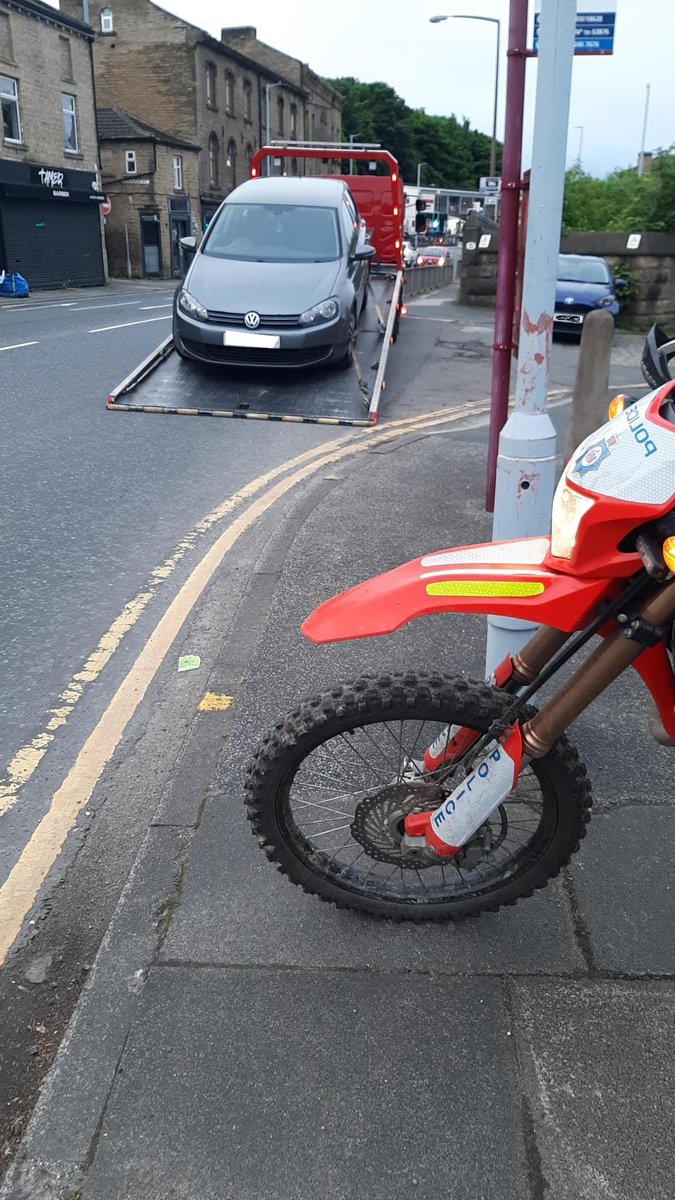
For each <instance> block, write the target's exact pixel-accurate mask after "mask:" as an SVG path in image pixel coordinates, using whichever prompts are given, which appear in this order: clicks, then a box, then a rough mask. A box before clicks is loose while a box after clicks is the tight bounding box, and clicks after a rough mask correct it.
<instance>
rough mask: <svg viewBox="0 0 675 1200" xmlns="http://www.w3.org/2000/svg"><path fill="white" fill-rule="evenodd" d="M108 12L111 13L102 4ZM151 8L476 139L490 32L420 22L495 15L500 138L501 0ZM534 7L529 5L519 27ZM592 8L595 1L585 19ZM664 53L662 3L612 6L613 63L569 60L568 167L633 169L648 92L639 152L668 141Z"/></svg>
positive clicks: (487, 122)
mask: <svg viewBox="0 0 675 1200" xmlns="http://www.w3.org/2000/svg"><path fill="white" fill-rule="evenodd" d="M155 2H156V3H157V2H158V0H155ZM544 3H547V0H544ZM584 3H585V6H586V7H588V4H587V0H584ZM444 4H445V7H443V5H444ZM54 5H55V7H58V4H57V3H56V0H54ZM110 6H111V7H112V8H113V11H114V0H110ZM161 7H162V8H166V9H167V10H168V11H169V12H172V13H175V14H176V15H177V16H179V17H184V18H185V19H186V20H188V21H190V22H191V23H192V24H193V25H198V26H200V27H201V28H202V29H205V30H207V31H208V32H209V33H210V34H212V35H213V36H214V37H218V38H219V37H220V30H221V27H223V26H233V25H254V26H255V27H256V29H257V31H258V37H259V38H260V39H261V41H264V42H267V43H268V44H269V45H272V46H275V47H276V48H277V49H279V50H283V51H285V52H286V53H287V54H291V55H293V56H294V57H296V58H300V59H302V60H303V61H304V62H307V63H309V65H310V66H311V67H312V68H313V70H315V71H316V72H317V73H318V74H319V75H324V76H327V77H328V78H335V77H336V76H341V75H353V76H355V77H356V78H357V79H361V80H363V81H364V82H369V83H372V82H375V81H382V82H385V83H388V84H390V85H391V86H392V87H393V88H394V89H395V90H396V91H397V92H398V94H399V95H400V96H402V97H403V99H404V100H405V101H406V103H407V104H409V105H410V106H411V107H412V108H423V109H425V110H426V111H427V112H428V113H431V114H434V115H441V116H450V115H451V114H454V115H455V116H456V117H457V118H458V119H460V120H461V119H463V118H465V117H466V118H468V120H469V122H470V124H471V126H472V127H473V128H475V129H479V130H481V131H482V132H484V133H487V134H491V132H492V117H493V105H494V82H495V48H496V26H494V25H491V24H488V23H487V22H483V21H459V20H457V21H456V20H448V21H444V22H442V23H441V24H437V25H432V24H430V23H429V17H430V16H433V15H435V14H437V13H439V12H441V13H448V14H468V15H474V16H485V17H496V18H498V19H499V20H500V21H501V41H502V47H501V55H500V59H501V62H500V89H499V104H498V118H497V136H498V138H499V139H500V140H501V139H502V137H503V132H504V93H505V82H506V78H505V77H506V58H505V50H506V41H507V34H508V15H509V0H457V3H454V0H421V2H420V0H338V2H337V3H333V4H328V3H326V2H325V0H247V3H246V4H241V3H231V2H230V0H163V3H162V4H161ZM534 7H535V4H534V0H530V27H531V26H532V22H533V13H534ZM604 7H605V6H604V4H603V0H598V4H597V9H598V10H599V11H603V8H604ZM531 44H532V38H531V31H530V36H529V39H528V45H531ZM674 45H675V2H674V0H617V2H616V38H615V45H614V54H613V55H612V56H602V57H595V56H594V57H575V60H574V69H573V75H572V94H571V101H570V113H569V123H568V129H567V165H568V166H572V165H573V163H574V162H575V161H577V160H578V159H579V157H580V158H581V164H582V166H583V168H584V170H586V171H588V172H590V173H591V174H592V175H596V176H600V177H603V176H605V175H607V174H609V173H610V172H611V171H614V170H616V169H617V168H623V167H629V166H635V164H636V163H637V159H638V155H639V152H640V147H641V143H642V130H643V122H644V118H645V109H646V106H647V86H648V85H649V87H650V93H649V103H648V114H647V128H646V136H645V150H646V151H655V150H658V149H659V148H667V147H669V146H672V145H673V143H675V102H674V99H673V92H674V89H675V80H674V78H673V76H674V73H675V71H674V65H675V64H674V56H673V46H674ZM536 74H537V65H536V60H532V61H531V62H529V63H528V67H527V91H526V111H525V129H524V137H523V167H527V166H529V165H530V159H531V153H530V147H531V143H532V128H533V117H534V99H535V89H536ZM562 135H563V136H564V130H563V131H562Z"/></svg>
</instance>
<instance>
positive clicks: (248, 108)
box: [244, 79, 253, 121]
mask: <svg viewBox="0 0 675 1200" xmlns="http://www.w3.org/2000/svg"><path fill="white" fill-rule="evenodd" d="M244 120H245V121H252V120H253V88H252V87H251V83H250V81H249V80H248V79H245V80H244Z"/></svg>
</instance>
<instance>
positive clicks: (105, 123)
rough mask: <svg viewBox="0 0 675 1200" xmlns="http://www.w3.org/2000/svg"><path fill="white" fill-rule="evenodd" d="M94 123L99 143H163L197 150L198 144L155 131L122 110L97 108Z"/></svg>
mask: <svg viewBox="0 0 675 1200" xmlns="http://www.w3.org/2000/svg"><path fill="white" fill-rule="evenodd" d="M96 123H97V125H98V137H99V141H101V142H106V141H108V142H110V141H112V142H131V141H133V142H139V141H143V142H164V143H165V144H166V145H168V146H180V147H181V148H182V149H184V150H199V143H198V142H189V141H187V140H186V139H185V138H181V137H177V136H176V135H175V134H174V133H166V132H165V131H164V130H163V129H157V127H156V126H155V125H149V124H148V122H147V121H142V120H141V118H140V117H135V116H134V115H133V113H130V112H127V111H126V109H124V108H97V110H96Z"/></svg>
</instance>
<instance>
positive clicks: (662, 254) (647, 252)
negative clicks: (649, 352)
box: [561, 233, 675, 329]
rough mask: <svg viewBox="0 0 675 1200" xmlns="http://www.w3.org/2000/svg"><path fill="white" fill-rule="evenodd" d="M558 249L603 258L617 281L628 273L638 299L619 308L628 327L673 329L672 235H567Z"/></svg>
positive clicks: (674, 247) (674, 272) (674, 264)
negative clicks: (632, 280)
mask: <svg viewBox="0 0 675 1200" xmlns="http://www.w3.org/2000/svg"><path fill="white" fill-rule="evenodd" d="M636 242H637V243H638V244H637V245H635V243H636ZM561 249H562V250H563V251H565V252H566V253H567V254H597V255H599V256H600V257H601V258H606V259H607V262H608V263H609V264H610V266H611V268H612V270H613V271H614V274H615V275H616V276H618V277H620V276H621V274H622V273H623V272H625V271H630V273H631V275H632V276H634V280H635V284H636V287H637V295H636V296H635V297H634V298H633V299H631V300H630V302H629V303H628V304H626V305H625V306H622V313H623V315H624V316H625V318H626V320H627V321H628V322H630V324H631V325H634V326H637V327H638V328H639V329H649V327H650V325H653V324H654V322H655V321H658V323H659V324H660V325H665V327H666V329H668V328H669V327H670V326H673V325H675V234H673V233H641V234H640V233H634V234H626V233H569V234H567V235H566V236H565V237H563V239H562V243H561Z"/></svg>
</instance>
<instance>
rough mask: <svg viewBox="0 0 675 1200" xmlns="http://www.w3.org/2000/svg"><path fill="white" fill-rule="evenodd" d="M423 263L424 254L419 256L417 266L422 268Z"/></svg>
mask: <svg viewBox="0 0 675 1200" xmlns="http://www.w3.org/2000/svg"><path fill="white" fill-rule="evenodd" d="M423 263H424V256H423V255H422V254H420V255H419V257H418V259H417V265H418V267H421V266H422V265H423Z"/></svg>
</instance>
